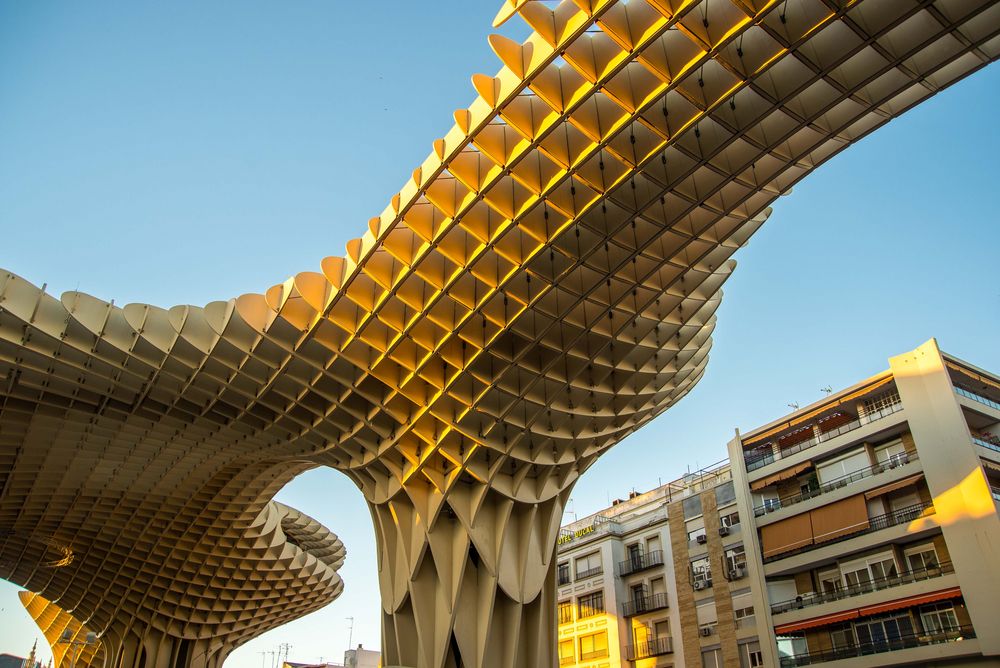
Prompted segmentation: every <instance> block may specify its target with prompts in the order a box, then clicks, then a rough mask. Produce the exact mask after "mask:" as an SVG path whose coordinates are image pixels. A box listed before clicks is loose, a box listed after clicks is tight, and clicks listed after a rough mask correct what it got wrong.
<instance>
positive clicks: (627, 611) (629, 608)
mask: <svg viewBox="0 0 1000 668" xmlns="http://www.w3.org/2000/svg"><path fill="white" fill-rule="evenodd" d="M667 607H669V601H668V600H667V595H666V594H648V595H646V596H641V597H636V598H633V599H632V600H630V601H625V602H624V603H622V617H634V616H635V615H641V614H642V613H644V612H653V611H654V610H663V609H664V608H667Z"/></svg>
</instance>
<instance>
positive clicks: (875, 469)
mask: <svg viewBox="0 0 1000 668" xmlns="http://www.w3.org/2000/svg"><path fill="white" fill-rule="evenodd" d="M917 459H918V457H917V453H915V452H901V453H899V454H898V455H893V458H892V459H890V460H889V461H887V462H883V463H881V464H873V465H872V466H867V467H865V468H863V469H858V470H857V471H854V472H853V473H848V474H846V475H842V476H840V477H839V478H833V479H832V480H829V481H827V482H825V483H823V484H822V485H820V486H819V487H817V488H816V489H812V490H809V491H807V492H802V493H801V494H796V495H794V496H786V497H785V498H783V499H770V500H769V501H768V502H767V503H765V504H764V505H762V506H757V507H756V508H754V509H753V514H754V517H760V516H762V515H766V514H767V513H773V512H774V511H776V510H781V509H782V508H786V507H788V506H792V505H795V504H796V503H801V502H802V501H808V500H809V499H814V498H816V497H817V496H820V495H822V494H826V493H827V492H832V491H833V490H835V489H840V488H841V487H846V486H847V485H850V484H851V483H854V482H857V481H859V480H864V479H865V478H871V477H872V476H876V475H878V474H880V473H884V472H885V471H890V470H892V469H895V468H899V467H900V466H903V465H905V464H909V463H910V462H912V461H916V460H917Z"/></svg>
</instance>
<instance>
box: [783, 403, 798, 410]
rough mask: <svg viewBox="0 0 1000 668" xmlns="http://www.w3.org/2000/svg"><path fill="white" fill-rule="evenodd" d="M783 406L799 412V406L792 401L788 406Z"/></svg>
mask: <svg viewBox="0 0 1000 668" xmlns="http://www.w3.org/2000/svg"><path fill="white" fill-rule="evenodd" d="M785 405H786V406H788V407H789V408H791V409H792V410H793V411H797V410H799V405H798V404H797V403H795V402H794V401H793V402H792V403H790V404H785Z"/></svg>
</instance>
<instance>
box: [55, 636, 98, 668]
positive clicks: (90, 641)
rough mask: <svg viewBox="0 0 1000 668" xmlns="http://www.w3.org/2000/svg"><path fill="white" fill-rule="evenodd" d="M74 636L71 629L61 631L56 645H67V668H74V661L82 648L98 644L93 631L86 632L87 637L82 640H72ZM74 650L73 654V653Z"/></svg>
mask: <svg viewBox="0 0 1000 668" xmlns="http://www.w3.org/2000/svg"><path fill="white" fill-rule="evenodd" d="M74 635H76V634H75V633H73V631H72V630H71V629H66V630H65V631H63V634H62V637H61V638H59V640H58V642H57V643H56V644H57V645H69V647H70V652H72V653H71V654H70V662H69V668H75V666H76V660H77V659H79V658H80V654H81V652H83V648H84V647H87V646H89V645H96V644H97V643H98V640H97V634H96V633H94V632H93V631H87V635H86V637H85V638H84V639H83V640H73V636H74ZM74 649H75V652H74V651H73V650H74Z"/></svg>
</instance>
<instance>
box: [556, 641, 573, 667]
mask: <svg viewBox="0 0 1000 668" xmlns="http://www.w3.org/2000/svg"><path fill="white" fill-rule="evenodd" d="M574 645H575V643H574V642H573V640H572V638H571V639H569V640H560V641H559V665H560V666H563V665H565V664H567V663H576V654H575V653H574V652H573V649H574V647H573V646H574Z"/></svg>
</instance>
